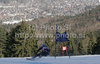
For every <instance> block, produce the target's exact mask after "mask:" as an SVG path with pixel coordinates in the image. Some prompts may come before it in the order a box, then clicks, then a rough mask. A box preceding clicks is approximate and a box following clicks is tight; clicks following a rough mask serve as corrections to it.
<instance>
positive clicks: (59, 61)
mask: <svg viewBox="0 0 100 64" xmlns="http://www.w3.org/2000/svg"><path fill="white" fill-rule="evenodd" d="M0 64H100V55H84V56H71V58H70V59H69V57H68V56H62V57H57V58H56V59H55V58H54V57H42V58H36V59H35V60H26V58H0Z"/></svg>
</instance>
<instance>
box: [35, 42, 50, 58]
mask: <svg viewBox="0 0 100 64" xmlns="http://www.w3.org/2000/svg"><path fill="white" fill-rule="evenodd" d="M40 50H42V52H40V53H39V54H37V55H36V56H34V57H33V58H36V57H37V56H39V57H41V56H48V55H49V52H50V50H49V48H48V47H46V45H45V44H44V43H43V44H42V45H41V47H40V48H39V49H38V50H37V53H38V52H39V51H40Z"/></svg>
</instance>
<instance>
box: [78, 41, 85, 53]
mask: <svg viewBox="0 0 100 64" xmlns="http://www.w3.org/2000/svg"><path fill="white" fill-rule="evenodd" d="M78 51H79V53H80V54H85V52H84V47H83V42H79V44H78Z"/></svg>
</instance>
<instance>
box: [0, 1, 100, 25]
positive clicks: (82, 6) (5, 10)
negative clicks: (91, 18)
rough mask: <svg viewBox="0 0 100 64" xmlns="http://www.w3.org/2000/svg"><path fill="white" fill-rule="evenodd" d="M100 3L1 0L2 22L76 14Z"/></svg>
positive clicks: (0, 20)
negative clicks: (3, 0) (3, 1)
mask: <svg viewBox="0 0 100 64" xmlns="http://www.w3.org/2000/svg"><path fill="white" fill-rule="evenodd" d="M99 4H100V0H27V3H21V2H18V1H16V0H13V1H11V2H10V3H7V4H5V3H2V2H0V22H1V23H2V24H15V23H19V22H21V21H22V20H23V19H24V20H26V21H31V20H34V19H35V18H40V17H48V16H51V17H55V16H59V15H60V16H75V15H77V14H79V13H82V12H85V11H86V10H91V9H92V8H93V7H95V6H97V5H99Z"/></svg>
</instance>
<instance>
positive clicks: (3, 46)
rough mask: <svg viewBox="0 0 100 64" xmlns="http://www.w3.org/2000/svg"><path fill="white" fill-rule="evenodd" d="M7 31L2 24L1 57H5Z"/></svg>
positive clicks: (0, 35)
mask: <svg viewBox="0 0 100 64" xmlns="http://www.w3.org/2000/svg"><path fill="white" fill-rule="evenodd" d="M6 33H7V32H6V31H5V30H4V29H3V28H2V27H1V26H0V57H4V52H5V43H6V40H7V38H6Z"/></svg>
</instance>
